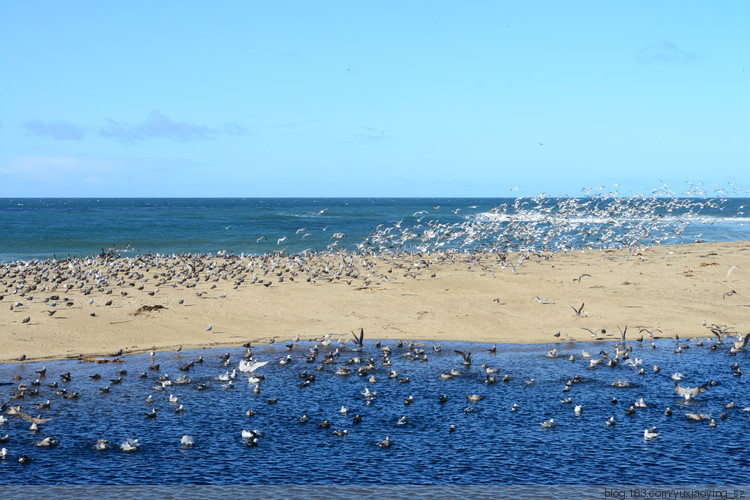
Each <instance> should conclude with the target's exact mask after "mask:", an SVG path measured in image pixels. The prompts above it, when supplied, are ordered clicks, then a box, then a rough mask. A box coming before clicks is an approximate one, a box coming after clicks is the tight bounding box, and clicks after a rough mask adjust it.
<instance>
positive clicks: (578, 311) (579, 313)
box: [570, 303, 585, 316]
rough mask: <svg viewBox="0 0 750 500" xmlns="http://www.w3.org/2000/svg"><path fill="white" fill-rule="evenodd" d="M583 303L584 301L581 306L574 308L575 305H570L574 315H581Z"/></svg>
mask: <svg viewBox="0 0 750 500" xmlns="http://www.w3.org/2000/svg"><path fill="white" fill-rule="evenodd" d="M584 305H585V303H584V304H581V307H579V308H578V309H576V308H575V307H573V306H570V308H571V309H573V310H574V311H575V313H576V316H580V315H581V312H583V306H584Z"/></svg>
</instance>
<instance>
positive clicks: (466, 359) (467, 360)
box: [453, 350, 471, 366]
mask: <svg viewBox="0 0 750 500" xmlns="http://www.w3.org/2000/svg"><path fill="white" fill-rule="evenodd" d="M453 352H455V353H456V354H460V355H461V357H462V358H464V365H465V366H471V353H470V352H469V353H464V352H461V351H457V350H454V351H453Z"/></svg>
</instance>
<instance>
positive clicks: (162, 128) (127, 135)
mask: <svg viewBox="0 0 750 500" xmlns="http://www.w3.org/2000/svg"><path fill="white" fill-rule="evenodd" d="M101 134H102V135H103V136H104V137H108V138H110V139H116V140H120V141H125V142H135V141H142V140H146V139H168V140H172V141H178V142H193V141H207V140H214V139H216V137H217V136H219V135H245V134H247V129H245V128H244V127H242V126H240V125H237V124H236V123H225V124H223V125H221V126H218V127H207V126H205V125H196V124H194V123H189V122H178V121H174V120H172V119H171V118H169V117H168V116H166V115H164V114H162V113H160V112H159V111H152V112H151V113H149V115H148V117H147V118H146V120H144V121H143V122H141V123H136V124H123V123H120V122H117V121H114V120H108V124H107V125H106V126H105V127H103V128H102V129H101Z"/></svg>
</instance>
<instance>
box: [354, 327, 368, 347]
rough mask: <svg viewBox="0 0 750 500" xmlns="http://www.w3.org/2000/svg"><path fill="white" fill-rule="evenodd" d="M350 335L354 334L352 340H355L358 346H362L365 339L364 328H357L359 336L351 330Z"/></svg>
mask: <svg viewBox="0 0 750 500" xmlns="http://www.w3.org/2000/svg"><path fill="white" fill-rule="evenodd" d="M352 335H353V336H354V342H356V343H357V345H358V346H359V347H362V345H363V343H364V340H365V329H364V328H360V329H359V337H358V336H357V334H356V333H354V332H352Z"/></svg>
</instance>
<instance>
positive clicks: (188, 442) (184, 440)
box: [180, 434, 195, 448]
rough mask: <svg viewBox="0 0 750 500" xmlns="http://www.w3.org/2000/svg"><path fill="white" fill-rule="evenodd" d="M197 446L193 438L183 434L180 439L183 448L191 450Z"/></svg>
mask: <svg viewBox="0 0 750 500" xmlns="http://www.w3.org/2000/svg"><path fill="white" fill-rule="evenodd" d="M194 444H195V441H194V440H193V436H189V435H187V434H183V435H182V437H181V438H180V445H182V447H183V448H189V447H191V446H193V445H194Z"/></svg>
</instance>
